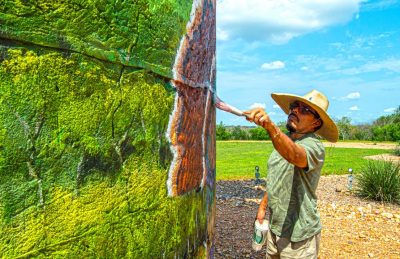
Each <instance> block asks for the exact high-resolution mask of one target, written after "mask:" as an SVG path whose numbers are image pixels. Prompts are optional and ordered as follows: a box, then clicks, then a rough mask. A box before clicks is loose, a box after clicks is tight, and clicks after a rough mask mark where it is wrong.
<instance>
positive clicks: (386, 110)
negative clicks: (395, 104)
mask: <svg viewBox="0 0 400 259" xmlns="http://www.w3.org/2000/svg"><path fill="white" fill-rule="evenodd" d="M395 110H396V108H387V109H384V110H383V111H384V112H389V113H392V112H394V111H395Z"/></svg>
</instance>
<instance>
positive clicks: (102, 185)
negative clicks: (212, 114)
mask: <svg viewBox="0 0 400 259" xmlns="http://www.w3.org/2000/svg"><path fill="white" fill-rule="evenodd" d="M191 8H192V2H191V1H179V0H165V1H152V0H147V1H140V0H138V1H132V2H130V1H100V0H98V1H61V2H60V1H1V0H0V25H1V26H0V233H1V234H0V255H1V257H2V258H28V257H29V258H30V257H35V258H61V257H62V258H175V257H177V258H185V257H206V256H209V257H212V254H210V252H209V251H207V250H209V249H210V247H209V246H208V247H205V246H204V244H205V243H207V244H212V240H210V232H212V228H213V222H210V219H211V220H212V219H213V216H212V214H213V211H212V210H213V208H214V206H215V204H214V200H215V196H214V195H215V194H214V189H213V187H214V182H213V180H214V179H215V175H209V176H208V178H207V181H208V184H207V185H206V186H205V187H204V188H202V189H201V190H195V191H191V192H189V193H187V194H185V195H182V196H178V197H169V196H168V195H167V186H166V182H167V178H168V169H169V167H170V164H171V160H172V157H173V155H172V154H171V151H170V143H169V140H168V139H167V134H166V131H167V128H168V123H169V118H170V115H171V113H172V112H173V109H174V100H175V96H176V90H175V89H174V86H173V85H171V82H170V79H171V78H172V71H171V70H172V66H173V63H174V60H175V55H176V52H177V49H178V47H179V42H180V39H181V37H182V36H183V35H184V33H185V26H186V23H187V22H188V20H189V14H190V11H191ZM212 126H213V124H211V125H210V127H212ZM212 132H213V131H212ZM210 215H211V216H210Z"/></svg>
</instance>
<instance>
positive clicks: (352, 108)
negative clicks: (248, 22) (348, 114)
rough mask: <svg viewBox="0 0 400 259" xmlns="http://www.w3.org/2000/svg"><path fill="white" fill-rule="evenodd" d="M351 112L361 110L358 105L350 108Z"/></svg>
mask: <svg viewBox="0 0 400 259" xmlns="http://www.w3.org/2000/svg"><path fill="white" fill-rule="evenodd" d="M349 110H350V111H359V110H360V109H359V108H358V106H357V105H354V106H351V107H350V108H349Z"/></svg>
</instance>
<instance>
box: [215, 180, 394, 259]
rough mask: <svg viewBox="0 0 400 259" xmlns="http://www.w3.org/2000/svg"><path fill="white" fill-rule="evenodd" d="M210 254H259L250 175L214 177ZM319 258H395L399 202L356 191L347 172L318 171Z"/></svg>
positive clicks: (256, 194)
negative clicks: (366, 196) (327, 173)
mask: <svg viewBox="0 0 400 259" xmlns="http://www.w3.org/2000/svg"><path fill="white" fill-rule="evenodd" d="M216 195H217V209H216V225H215V227H216V235H215V258H265V247H264V248H263V249H262V250H261V251H260V252H255V251H253V250H252V247H251V236H252V234H253V224H254V219H255V216H256V213H257V210H258V204H259V202H260V200H261V198H262V196H263V190H262V189H260V188H259V187H258V185H256V184H255V182H254V181H251V180H250V181H218V182H217V190H216ZM317 195H318V197H319V200H318V208H319V212H320V214H321V220H322V224H323V230H322V239H321V247H320V253H319V258H400V205H398V204H383V203H379V202H375V201H370V200H365V199H362V198H359V197H357V196H356V195H354V194H353V193H352V192H349V191H348V190H347V176H323V177H321V180H320V183H319V186H318V190H317Z"/></svg>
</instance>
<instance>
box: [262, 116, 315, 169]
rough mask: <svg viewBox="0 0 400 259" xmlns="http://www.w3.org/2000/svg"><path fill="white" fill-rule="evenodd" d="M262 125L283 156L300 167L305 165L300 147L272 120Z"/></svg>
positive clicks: (303, 154)
mask: <svg viewBox="0 0 400 259" xmlns="http://www.w3.org/2000/svg"><path fill="white" fill-rule="evenodd" d="M263 127H264V129H265V130H266V131H267V132H268V134H269V136H270V137H271V141H272V144H273V145H274V148H275V149H276V150H277V151H278V152H279V154H280V155H281V156H282V157H283V158H285V159H286V160H287V161H288V162H289V163H291V164H294V165H296V166H298V167H300V168H304V167H307V157H306V153H305V151H304V149H303V148H302V147H300V146H299V145H297V144H296V143H294V142H293V140H291V139H290V138H289V137H288V136H287V135H286V134H284V133H283V132H282V131H281V130H280V129H279V127H278V126H276V125H275V124H274V123H273V122H272V121H269V122H268V123H264V125H263Z"/></svg>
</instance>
